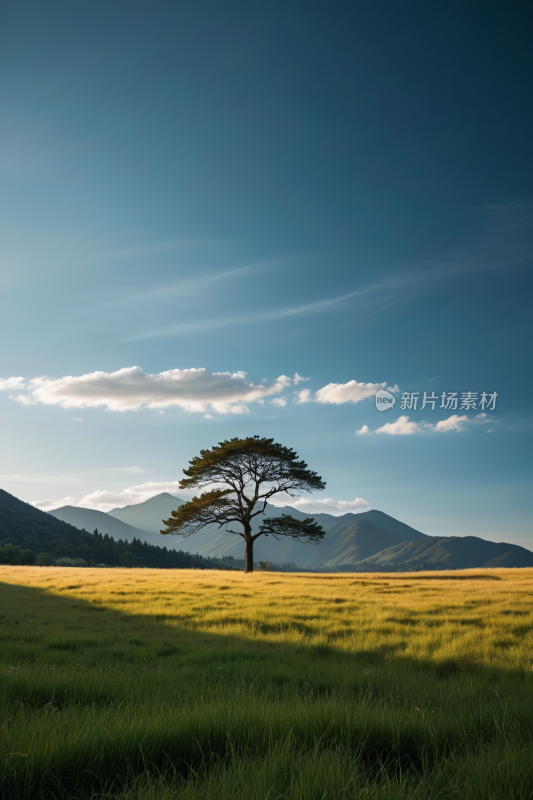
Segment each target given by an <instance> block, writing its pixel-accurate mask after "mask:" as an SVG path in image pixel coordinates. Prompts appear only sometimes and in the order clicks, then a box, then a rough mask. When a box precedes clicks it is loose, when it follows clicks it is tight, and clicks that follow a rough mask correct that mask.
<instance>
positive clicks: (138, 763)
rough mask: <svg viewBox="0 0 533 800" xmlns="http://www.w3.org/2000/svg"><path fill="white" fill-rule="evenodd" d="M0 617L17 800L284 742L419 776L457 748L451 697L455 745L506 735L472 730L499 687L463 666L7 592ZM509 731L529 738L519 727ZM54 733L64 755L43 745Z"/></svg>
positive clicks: (7, 780) (183, 771) (206, 762)
mask: <svg viewBox="0 0 533 800" xmlns="http://www.w3.org/2000/svg"><path fill="white" fill-rule="evenodd" d="M69 588H72V589H74V588H78V583H75V582H73V584H72V586H71V587H69ZM0 608H2V609H5V613H4V616H3V617H1V615H0V641H2V642H3V648H2V649H3V661H4V664H3V665H2V666H3V671H4V676H3V678H4V679H3V686H4V688H5V693H4V697H3V701H2V702H3V711H4V717H5V719H6V720H10V722H9V726H12V727H13V728H14V729H17V725H18V726H19V729H20V730H21V731H22V733H21V734H20V738H19V739H18V740H16V741H15V743H14V745H13V744H12V743H11V741H5V742H4V744H5V745H6V746H7V750H5V752H6V754H7V758H6V760H5V762H4V766H5V768H4V774H3V777H2V781H3V783H2V784H0V786H1V790H2V791H3V790H6V791H7V792H8V794H7V795H6V796H10V797H13V798H15V797H21V798H26V797H27V798H31V797H44V796H50V797H51V796H53V792H54V791H58V787H60V788H61V791H62V790H63V789H64V788H65V787H70V788H68V792H67V794H68V793H69V792H70V794H69V796H74V795H75V793H76V792H78V791H81V788H82V786H88V785H89V784H90V791H106V790H107V789H108V788H109V786H110V785H115V786H116V787H117V791H118V790H120V789H121V788H123V787H124V786H125V785H127V783H128V781H131V780H134V779H135V778H136V777H137V776H139V775H140V774H143V773H144V772H145V771H146V770H147V769H154V770H155V771H156V772H157V773H158V774H173V775H177V774H178V775H183V776H187V775H188V774H190V771H191V770H192V771H193V772H198V770H208V769H209V768H210V767H212V766H213V764H216V763H219V761H220V760H221V759H228V758H237V757H244V756H246V757H249V756H250V755H252V756H254V757H262V756H264V754H265V753H266V752H267V751H269V748H271V747H272V742H276V741H280V740H282V739H283V737H286V736H288V737H289V738H290V737H292V740H293V741H294V742H296V743H298V747H301V748H303V751H306V752H311V751H312V749H313V748H323V749H327V748H330V749H335V750H336V751H338V750H339V749H343V750H344V751H346V752H349V753H351V754H352V755H353V754H355V753H357V754H358V755H357V758H358V759H359V762H358V763H359V764H360V767H361V768H363V769H366V770H368V771H370V772H372V771H377V770H382V769H383V766H384V765H388V766H387V769H389V770H390V771H392V772H394V773H398V772H399V771H400V772H401V771H402V770H403V771H405V770H412V771H414V772H417V773H420V772H422V771H423V770H426V769H429V768H431V767H432V766H434V765H435V764H436V763H437V761H438V760H439V759H442V758H445V757H447V756H448V755H449V753H450V752H451V750H452V749H453V747H454V745H455V743H456V742H457V739H458V736H457V733H456V732H455V728H454V725H456V724H457V720H455V719H453V708H452V706H451V705H450V700H449V697H450V695H451V693H452V691H453V692H454V693H455V695H454V702H455V703H456V705H457V708H459V707H461V708H462V704H463V705H464V706H465V708H466V709H467V715H470V716H469V718H468V720H467V721H466V722H465V725H466V727H465V732H466V733H465V741H466V740H468V741H472V742H475V743H476V745H482V744H483V743H491V741H492V739H491V737H492V736H493V735H494V736H496V735H500V733H498V731H500V732H501V729H502V728H501V724H500V722H501V721H500V720H499V719H498V718H497V717H494V726H495V727H494V726H493V727H490V726H487V724H486V723H484V725H485V727H483V726H480V725H479V724H478V722H477V721H476V719H475V718H474V715H475V713H479V709H478V711H477V712H475V707H476V703H478V701H479V698H480V697H481V695H482V694H483V692H486V687H487V686H489V685H490V684H491V683H494V682H497V681H500V680H501V679H502V673H501V672H499V671H498V670H496V669H494V668H487V667H484V666H481V665H478V664H472V663H469V662H468V660H453V659H450V660H449V661H448V662H446V663H439V664H436V663H434V662H431V661H430V660H429V659H428V660H427V661H426V662H420V661H414V660H412V659H409V658H406V657H404V656H402V655H401V648H399V646H397V645H395V644H394V643H390V642H389V643H387V642H386V641H384V642H383V645H382V646H380V647H377V648H375V649H374V651H372V652H368V651H366V652H365V653H359V654H358V653H355V654H350V653H346V652H345V651H341V650H339V649H336V648H335V645H334V644H332V645H331V646H327V645H319V646H312V645H310V646H308V647H306V646H303V645H290V644H286V643H277V642H269V641H268V639H266V640H264V639H263V640H250V639H244V638H240V637H237V636H234V635H224V634H220V633H211V632H205V631H198V630H194V629H191V628H188V627H186V626H182V627H179V626H178V625H176V620H175V619H173V620H172V624H167V623H166V622H165V621H163V620H159V621H157V620H154V619H153V618H146V617H142V616H140V615H132V614H128V613H127V611H126V610H125V608H122V609H121V610H115V609H109V608H106V607H105V606H103V605H101V604H100V603H95V602H91V601H89V600H84V599H80V598H78V597H72V596H63V597H61V596H58V595H55V594H51V593H50V592H48V591H47V590H46V589H43V588H35V587H25V586H19V585H14V584H5V583H0ZM467 676H470V678H471V682H470V686H468V685H466V683H467V682H465V678H466V677H467ZM503 677H504V678H505V680H506V681H509V678H514V677H519V678H520V680H521V681H522V680H523V679H524V675H523V673H522V672H517V673H516V675H514V676H513V675H511V674H510V672H509V671H508V670H506V671H505V675H504V676H503ZM445 682H446V685H445V686H444V685H442V684H444V683H445ZM474 683H475V685H476V687H477V688H476V691H473V688H472V687H473V685H474ZM501 694H502V691H501V690H500V695H501ZM499 697H500V696H498V698H499ZM494 700H495V698H494ZM499 702H500V704H501V703H502V701H501V699H499ZM431 703H433V706H434V708H435V707H437V706H439V704H440V705H442V707H443V708H444V707H446V714H445V715H443V717H442V720H441V721H440V723H439V724H440V725H441V728H438V726H437V727H436V723H435V717H433V719H431V718H430V717H429V718H428V717H427V715H426V712H425V711H424V708H430V706H431ZM491 703H492V700H491ZM398 705H401V708H398ZM154 709H155V710H154ZM496 709H498V706H496ZM491 711H492V712H493V709H492V706H491ZM400 712H401V713H400ZM526 712H527V708H526V707H525V706H524V714H526ZM151 713H152V716H153V720H152V718H151V717H150V714H151ZM427 713H428V714H429V713H430V712H429V711H428V712H427ZM433 713H435V712H434V710H433ZM84 715H86V716H84ZM135 715H137V716H135ZM143 715H144V716H143ZM157 715H159V716H157ZM122 718H123V719H122ZM465 719H466V717H465ZM150 720H152V721H150ZM515 722H516V724H517V725H518V724H520V725H525V724H526V723H522V721H521V720H520V719H518V717H517V716H516V714H515ZM527 725H528V726H529V727H530V724H529V723H527ZM66 726H71V727H70V731H71V733H70V734H65V730H66ZM84 726H85V727H84ZM143 726H144V727H143ZM150 726H151V727H150ZM498 726H499V727H498ZM529 727H528V731H529ZM493 728H494V730H493ZM100 729H101V730H100ZM60 730H62V731H63V733H62V734H61V735H62V736H63V741H64V743H65V744H64V747H63V750H62V753H61V756H60V755H59V753H58V752H56V750H55V749H52V747H53V744H51V741H52V739H53V737H54V736H59V735H60V734H59V733H56V731H60ZM104 733H105V735H104ZM530 734H531V732H530V731H529V733H528V735H530ZM106 737H107V738H106ZM295 746H296V745H295ZM15 753H17V754H18V755H17V757H16V758H15V755H14V754H15ZM20 754H25V755H20ZM47 793H48V794H47Z"/></svg>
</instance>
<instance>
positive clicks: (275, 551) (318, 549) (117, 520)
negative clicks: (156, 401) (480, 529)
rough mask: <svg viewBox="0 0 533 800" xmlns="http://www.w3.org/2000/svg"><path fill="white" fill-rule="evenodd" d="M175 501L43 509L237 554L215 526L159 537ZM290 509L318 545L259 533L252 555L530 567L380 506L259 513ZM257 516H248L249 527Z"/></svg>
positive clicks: (524, 554) (311, 565)
mask: <svg viewBox="0 0 533 800" xmlns="http://www.w3.org/2000/svg"><path fill="white" fill-rule="evenodd" d="M185 502H187V501H186V500H184V499H183V498H180V497H176V496H174V495H172V494H169V493H168V492H163V493H162V494H159V495H157V496H156V497H152V498H150V499H149V500H146V501H145V502H144V503H138V504H135V505H129V506H125V507H123V508H115V509H113V510H112V511H109V512H108V513H104V512H102V511H94V510H92V509H84V508H77V507H75V506H63V507H62V508H58V509H55V510H54V511H50V512H49V513H50V514H51V515H52V516H54V517H56V518H57V519H60V520H63V521H64V522H68V523H70V524H71V525H74V526H76V527H78V528H85V529H86V530H94V528H98V530H99V531H100V532H101V533H108V534H109V535H111V536H114V537H117V538H119V539H123V540H124V541H127V542H130V541H132V540H133V538H136V539H141V540H142V541H146V542H148V543H150V544H155V545H159V546H160V547H161V546H164V547H167V548H168V549H169V550H173V549H175V550H178V549H179V550H185V549H187V550H190V551H191V552H193V553H198V554H199V555H200V556H202V557H203V558H204V559H205V558H208V557H210V558H227V557H228V556H230V557H233V558H235V559H242V557H243V553H244V542H243V540H242V538H241V537H240V536H235V535H234V534H232V533H229V532H228V531H226V530H224V529H219V528H218V527H217V526H209V527H207V528H204V529H203V530H202V531H200V532H198V533H197V534H195V535H194V536H191V537H188V538H186V539H183V538H182V537H179V536H172V535H168V536H162V535H161V533H160V532H159V531H160V530H161V529H163V528H164V527H165V525H164V523H163V520H164V519H168V518H169V517H170V515H171V512H172V511H173V510H175V509H176V508H178V506H180V505H181V504H182V503H185ZM280 514H290V515H292V516H293V517H296V518H297V519H305V518H306V517H308V516H312V517H313V518H314V519H315V520H316V522H318V523H319V524H320V525H321V526H322V528H323V530H324V531H325V533H326V535H325V536H324V539H323V540H322V541H321V542H320V544H318V545H312V544H301V543H299V542H293V541H292V540H291V539H280V540H276V539H273V538H272V537H266V536H262V537H260V538H259V539H258V540H256V542H255V545H254V560H256V561H270V562H271V563H272V564H273V565H276V564H277V565H280V564H287V563H292V564H296V565H298V566H300V567H302V568H304V569H306V570H313V571H338V572H341V571H342V572H344V571H349V572H354V571H355V572H359V571H380V572H381V571H400V570H410V569H466V568H476V567H514V566H517V567H533V553H532V552H531V551H529V550H526V549H525V548H523V547H519V546H517V545H513V544H508V543H495V542H488V541H486V540H484V539H480V538H478V537H474V536H465V537H460V536H456V537H454V536H450V537H443V536H427V535H426V534H424V533H421V532H420V531H417V530H415V529H414V528H411V527H410V526H409V525H406V524H405V523H403V522H400V521H399V520H397V519H394V517H391V516H389V515H388V514H385V513H384V512H382V511H377V510H371V511H363V512H361V513H359V514H352V513H348V514H344V515H342V516H340V517H336V516H333V515H332V514H313V515H309V514H306V513H304V512H302V511H299V510H297V509H295V508H291V507H290V506H285V507H279V506H272V505H268V506H267V508H266V511H265V516H270V517H272V516H279V515H280ZM260 524H261V516H259V517H256V518H255V519H254V521H253V526H252V527H253V530H254V532H257V531H258V529H259V526H260Z"/></svg>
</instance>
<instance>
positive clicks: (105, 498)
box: [31, 481, 187, 511]
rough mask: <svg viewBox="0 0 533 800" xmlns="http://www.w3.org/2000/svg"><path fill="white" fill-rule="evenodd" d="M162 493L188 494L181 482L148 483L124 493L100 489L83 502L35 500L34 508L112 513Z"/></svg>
mask: <svg viewBox="0 0 533 800" xmlns="http://www.w3.org/2000/svg"><path fill="white" fill-rule="evenodd" d="M162 492H168V493H169V494H179V495H180V496H182V497H185V496H187V493H186V492H185V493H184V492H182V491H181V489H180V488H179V481H148V483H141V484H138V485H137V486H130V487H128V488H127V489H124V491H122V492H108V491H106V490H101V489H98V490H97V491H96V492H91V494H86V495H85V496H84V497H82V498H81V500H77V499H76V498H75V497H64V498H63V499H62V500H35V501H33V502H32V503H31V505H32V506H35V507H36V508H40V509H41V510H42V511H50V510H52V509H54V508H60V507H61V506H65V505H69V506H77V507H78V508H92V509H95V510H96V511H111V509H113V508H123V507H124V506H130V505H136V504H137V503H143V502H144V501H145V500H149V499H150V497H155V496H156V495H157V494H161V493H162Z"/></svg>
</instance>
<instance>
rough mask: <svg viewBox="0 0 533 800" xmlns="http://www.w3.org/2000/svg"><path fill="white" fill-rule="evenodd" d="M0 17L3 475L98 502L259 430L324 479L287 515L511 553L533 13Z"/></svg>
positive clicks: (522, 349) (523, 477)
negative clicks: (340, 519) (322, 516)
mask: <svg viewBox="0 0 533 800" xmlns="http://www.w3.org/2000/svg"><path fill="white" fill-rule="evenodd" d="M2 16H3V19H2V31H1V34H0V36H1V48H0V49H1V55H0V102H1V107H2V110H3V123H2V129H1V132H0V175H1V181H0V184H1V185H0V211H1V214H0V236H1V266H0V286H1V292H2V294H1V296H2V314H1V317H0V335H1V341H2V344H3V347H2V350H1V355H0V359H1V360H0V379H2V382H0V387H1V388H2V391H0V409H1V414H2V420H3V425H2V448H1V450H0V476H1V480H0V485H1V486H2V487H3V488H4V489H6V490H7V491H9V492H11V493H13V494H15V495H16V496H18V497H20V498H21V499H24V500H27V501H31V502H37V503H39V506H40V507H42V508H50V507H52V506H53V505H54V504H57V503H60V502H63V501H64V500H65V499H66V498H67V499H68V501H69V502H78V503H80V504H82V505H90V506H92V507H95V508H101V509H103V510H106V509H108V508H112V507H113V506H115V505H121V504H125V503H126V502H135V501H138V500H142V499H145V498H146V497H147V496H149V495H150V493H152V494H153V493H157V492H158V491H161V490H163V489H165V488H166V489H169V490H170V491H176V492H177V491H178V490H177V489H176V481H178V480H179V478H180V477H181V470H182V469H183V468H184V467H185V466H187V463H188V461H189V459H190V458H192V457H193V456H194V455H196V454H197V453H198V452H199V449H200V448H204V447H210V446H212V445H213V444H215V443H217V442H218V441H221V440H222V439H225V438H229V437H232V436H246V435H253V434H256V433H257V434H260V435H265V436H272V437H274V438H275V439H276V440H277V441H280V442H282V443H283V444H286V445H289V446H291V447H293V448H294V449H296V450H297V452H298V453H299V454H300V455H301V456H302V457H304V458H305V459H306V461H307V462H308V464H309V465H310V467H311V468H312V469H314V470H316V471H317V472H318V473H319V474H321V475H322V477H323V478H324V479H325V480H326V482H327V488H326V490H325V492H324V493H322V495H321V496H317V498H316V499H317V500H322V501H325V500H328V501H330V502H329V503H324V502H323V503H322V505H320V504H316V503H315V505H314V506H311V505H307V506H306V505H302V506H301V507H302V508H309V509H311V508H312V509H318V508H323V509H324V510H328V509H329V510H331V511H333V512H334V513H340V512H342V511H346V510H355V511H357V510H365V508H378V509H380V510H382V511H385V512H387V513H389V514H391V515H392V516H394V517H397V518H398V519H401V520H402V521H404V522H407V523H408V524H410V525H413V526H414V527H416V528H418V529H419V530H422V531H423V532H425V533H428V534H434V535H465V534H475V535H479V536H483V537H485V538H487V539H491V540H495V541H502V540H505V541H510V542H516V543H518V544H522V545H524V546H526V547H531V548H533V535H532V530H531V518H532V508H531V478H532V475H531V458H530V452H531V447H532V438H533V437H532V433H533V426H532V415H531V396H532V382H531V377H530V365H531V339H532V337H531V324H530V318H531V312H530V307H531V268H532V265H533V160H532V159H531V141H533V110H532V106H531V103H530V101H529V95H530V87H531V82H532V78H533V75H532V74H531V73H532V71H533V67H532V62H531V58H530V46H529V30H530V24H531V12H528V10H527V9H526V7H525V6H524V5H523V4H513V3H508V4H483V5H479V4H474V3H472V4H464V3H463V4H459V3H447V4H441V5H440V6H435V5H434V4H427V3H407V4H398V3H392V2H388V3H387V2H386V3H384V4H379V5H377V4H363V3H335V2H334V3H309V4H305V6H304V5H302V4H301V3H292V2H284V3H276V2H274V3H268V4H262V5H259V4H251V3H231V2H229V3H223V4H222V3H215V2H196V3H179V4H176V3H173V2H162V1H159V2H150V3H149V2H147V0H145V1H144V2H134V1H132V0H128V2H126V0H112V1H111V2H103V0H96V1H92V2H88V1H87V0H77V2H71V1H70V0H69V1H68V2H67V1H66V0H62V1H61V2H58V1H57V0H48V2H47V3H46V4H43V3H40V2H26V0H18V1H17V2H14V0H8V1H7V2H5V3H4V4H3V11H2ZM133 367H137V368H138V369H137V370H136V371H133V370H132V368H133ZM191 370H196V372H192V371H191ZM200 370H203V372H201V371H200ZM84 376H85V377H84ZM280 376H285V377H283V378H282V379H281V380H279V379H280ZM295 376H296V377H295ZM16 378H20V379H21V380H20V381H16V380H15V379H16ZM300 378H302V379H305V380H300ZM382 386H383V388H385V389H386V388H392V389H394V390H395V391H394V392H393V394H394V396H395V397H396V403H395V405H394V408H392V409H390V410H388V411H386V412H384V413H380V412H378V411H377V410H376V404H375V399H374V395H375V393H376V391H377V390H378V389H379V388H381V387H382ZM302 392H303V394H301V393H302ZM412 392H414V393H417V392H418V393H419V396H420V399H419V402H418V407H417V409H416V410H415V409H402V408H401V407H400V406H401V398H402V395H403V394H404V393H412ZM424 392H426V393H427V394H429V393H432V392H434V393H435V394H436V395H437V396H438V398H439V402H438V403H437V404H436V408H435V409H434V410H433V409H431V407H429V406H427V407H426V408H425V409H424V410H421V408H420V405H421V403H422V398H423V393H424ZM443 392H446V393H447V394H449V393H451V392H457V393H458V396H459V398H461V394H462V393H465V392H474V393H478V401H479V398H480V396H481V393H482V392H486V393H494V392H496V393H497V394H498V398H497V402H496V407H495V409H494V410H487V409H485V411H481V410H480V408H479V405H478V406H477V407H476V408H475V409H472V408H471V409H463V410H461V409H460V407H459V406H458V408H457V410H454V409H453V408H452V409H441V408H439V405H440V398H441V396H442V393H443ZM302 400H303V401H305V402H302ZM273 401H274V402H273ZM482 413H484V414H486V416H479V415H480V414H482ZM439 423H440V426H439ZM364 426H366V428H365V427H364ZM379 428H384V430H381V431H379V430H378V429H379ZM367 429H368V430H367Z"/></svg>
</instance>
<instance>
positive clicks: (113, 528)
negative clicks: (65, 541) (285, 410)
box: [48, 506, 163, 547]
mask: <svg viewBox="0 0 533 800" xmlns="http://www.w3.org/2000/svg"><path fill="white" fill-rule="evenodd" d="M48 514H50V515H51V516H52V517H55V518H56V519H60V520H62V521H63V522H68V523H69V525H74V527H76V528H80V530H81V529H85V530H86V531H89V533H92V532H93V531H94V529H95V528H98V530H99V532H100V533H108V534H109V535H110V536H113V537H114V538H115V539H123V540H124V541H125V542H131V541H133V539H141V540H142V541H143V542H144V541H146V542H150V544H158V545H159V546H160V547H162V546H163V541H162V539H163V537H162V536H161V535H160V536H159V539H158V540H157V541H156V542H153V541H152V539H154V535H153V533H151V532H150V531H142V530H140V529H139V528H134V527H132V526H131V525H126V523H125V522H121V521H120V520H119V519H115V518H114V517H111V516H110V515H109V514H106V513H104V512H103V511H96V510H95V509H93V508H78V507H77V506H62V507H61V508H54V509H53V510H52V511H49V512H48Z"/></svg>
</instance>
